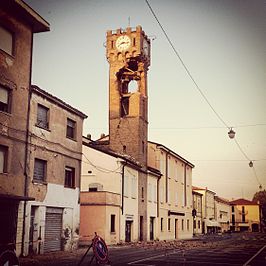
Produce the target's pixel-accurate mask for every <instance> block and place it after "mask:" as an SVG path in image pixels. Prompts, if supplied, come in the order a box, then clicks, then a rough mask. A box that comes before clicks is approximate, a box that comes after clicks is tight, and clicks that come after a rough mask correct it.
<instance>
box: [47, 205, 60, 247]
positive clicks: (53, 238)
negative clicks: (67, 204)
mask: <svg viewBox="0 0 266 266" xmlns="http://www.w3.org/2000/svg"><path fill="white" fill-rule="evenodd" d="M62 216H63V209H60V208H46V216H45V233H44V252H49V251H58V250H61V234H62Z"/></svg>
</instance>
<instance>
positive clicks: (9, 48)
mask: <svg viewBox="0 0 266 266" xmlns="http://www.w3.org/2000/svg"><path fill="white" fill-rule="evenodd" d="M0 36H1V38H0V49H1V50H2V51H4V52H6V53H7V54H10V55H13V34H12V33H11V32H10V31H8V30H7V29H5V28H3V27H2V26H0Z"/></svg>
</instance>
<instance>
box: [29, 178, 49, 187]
mask: <svg viewBox="0 0 266 266" xmlns="http://www.w3.org/2000/svg"><path fill="white" fill-rule="evenodd" d="M32 183H33V185H41V186H42V185H47V182H46V181H41V180H36V179H33V180H32Z"/></svg>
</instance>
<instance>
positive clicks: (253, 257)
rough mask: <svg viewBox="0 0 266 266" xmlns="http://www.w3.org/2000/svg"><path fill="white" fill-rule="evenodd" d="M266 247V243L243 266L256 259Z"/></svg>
mask: <svg viewBox="0 0 266 266" xmlns="http://www.w3.org/2000/svg"><path fill="white" fill-rule="evenodd" d="M265 248H266V245H265V246H264V247H262V248H261V249H260V250H259V251H258V252H257V253H256V254H255V255H254V256H252V257H251V258H250V259H249V260H248V261H247V262H246V263H245V264H243V266H247V265H248V264H249V263H250V262H251V261H252V260H253V259H255V258H256V257H257V256H258V255H259V254H260V253H261V252H262V251H263V249H265Z"/></svg>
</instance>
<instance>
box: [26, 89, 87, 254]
mask: <svg viewBox="0 0 266 266" xmlns="http://www.w3.org/2000/svg"><path fill="white" fill-rule="evenodd" d="M86 117H87V116H86V115H85V114H83V113H82V112H80V111H78V110H77V109H75V108H73V107H71V106H70V105H68V104H66V103H65V102H63V101H62V100H60V99H58V98H56V97H55V96H53V95H51V94H50V93H48V92H46V91H44V90H42V89H40V88H39V87H37V86H32V87H31V98H30V119H29V147H28V161H27V167H28V169H29V182H28V190H27V191H28V195H29V196H30V197H32V198H34V199H35V200H33V201H30V202H28V203H27V205H26V220H25V224H26V230H25V242H26V243H27V244H26V245H25V247H24V254H29V253H46V252H49V251H57V250H71V249H73V248H76V247H77V243H78V235H79V208H80V205H79V192H80V176H81V159H82V129H83V120H84V119H85V118H86Z"/></svg>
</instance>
